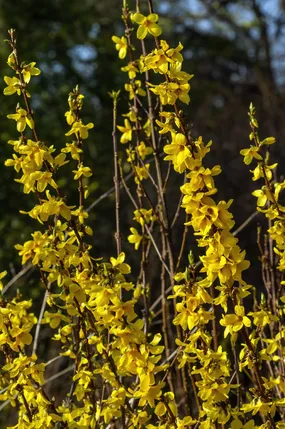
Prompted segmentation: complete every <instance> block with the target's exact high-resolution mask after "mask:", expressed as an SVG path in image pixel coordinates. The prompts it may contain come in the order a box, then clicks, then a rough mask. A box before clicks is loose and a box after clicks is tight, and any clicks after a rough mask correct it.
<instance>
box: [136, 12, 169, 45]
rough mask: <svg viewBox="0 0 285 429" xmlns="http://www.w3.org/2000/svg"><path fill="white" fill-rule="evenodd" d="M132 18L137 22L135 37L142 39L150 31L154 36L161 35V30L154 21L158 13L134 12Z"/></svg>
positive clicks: (156, 19)
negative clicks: (144, 13)
mask: <svg viewBox="0 0 285 429" xmlns="http://www.w3.org/2000/svg"><path fill="white" fill-rule="evenodd" d="M132 20H133V21H134V22H135V23H136V24H139V28H138V30H137V38H138V39H144V38H145V37H146V35H147V33H150V34H151V35H152V36H154V37H158V36H160V35H161V33H162V30H161V28H160V27H159V25H158V24H156V22H157V21H158V15H157V14H156V13H151V14H150V15H148V16H144V15H142V14H141V13H135V14H134V15H132Z"/></svg>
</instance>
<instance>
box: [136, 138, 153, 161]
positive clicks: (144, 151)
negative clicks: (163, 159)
mask: <svg viewBox="0 0 285 429" xmlns="http://www.w3.org/2000/svg"><path fill="white" fill-rule="evenodd" d="M152 152H153V150H152V148H151V147H147V146H146V145H145V143H144V142H140V144H139V145H138V153H139V156H140V157H141V159H142V160H144V159H145V157H146V156H147V155H150V154H151V153H152Z"/></svg>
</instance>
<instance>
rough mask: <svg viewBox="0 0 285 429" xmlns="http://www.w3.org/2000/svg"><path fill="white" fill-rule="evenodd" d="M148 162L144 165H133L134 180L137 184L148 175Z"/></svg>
mask: <svg viewBox="0 0 285 429" xmlns="http://www.w3.org/2000/svg"><path fill="white" fill-rule="evenodd" d="M149 167H150V164H145V166H144V167H137V166H135V182H136V183H137V184H139V183H140V182H141V181H142V180H144V179H147V178H148V176H149V173H148V170H149Z"/></svg>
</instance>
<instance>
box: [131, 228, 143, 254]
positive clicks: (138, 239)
mask: <svg viewBox="0 0 285 429" xmlns="http://www.w3.org/2000/svg"><path fill="white" fill-rule="evenodd" d="M130 231H131V233H132V234H130V235H129V236H128V241H129V243H132V244H134V245H135V249H136V250H138V248H139V247H140V242H141V240H142V238H143V237H142V235H140V234H139V233H138V231H137V229H136V228H130Z"/></svg>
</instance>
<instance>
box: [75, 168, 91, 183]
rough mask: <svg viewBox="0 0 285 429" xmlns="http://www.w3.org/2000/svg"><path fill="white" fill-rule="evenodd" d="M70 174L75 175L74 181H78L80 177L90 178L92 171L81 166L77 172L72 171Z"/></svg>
mask: <svg viewBox="0 0 285 429" xmlns="http://www.w3.org/2000/svg"><path fill="white" fill-rule="evenodd" d="M72 173H75V176H74V180H78V179H79V178H80V177H81V176H85V177H90V176H92V170H91V168H90V167H84V166H83V164H81V165H80V166H79V167H78V170H72Z"/></svg>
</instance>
